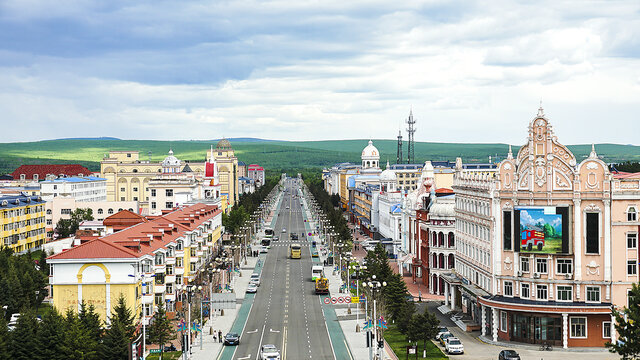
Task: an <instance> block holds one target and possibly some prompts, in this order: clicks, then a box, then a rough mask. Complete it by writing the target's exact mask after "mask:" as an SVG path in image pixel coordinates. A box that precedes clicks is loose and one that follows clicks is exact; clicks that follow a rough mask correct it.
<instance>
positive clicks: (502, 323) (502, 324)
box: [500, 311, 507, 332]
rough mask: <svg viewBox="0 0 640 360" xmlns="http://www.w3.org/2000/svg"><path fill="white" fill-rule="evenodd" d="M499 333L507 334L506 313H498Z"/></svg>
mask: <svg viewBox="0 0 640 360" xmlns="http://www.w3.org/2000/svg"><path fill="white" fill-rule="evenodd" d="M500 331H502V332H507V312H506V311H500Z"/></svg>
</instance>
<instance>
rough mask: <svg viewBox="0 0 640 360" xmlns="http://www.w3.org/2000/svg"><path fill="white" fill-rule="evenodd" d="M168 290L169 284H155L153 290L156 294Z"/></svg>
mask: <svg viewBox="0 0 640 360" xmlns="http://www.w3.org/2000/svg"><path fill="white" fill-rule="evenodd" d="M166 290H167V286H166V285H164V284H155V285H154V286H153V292H154V293H156V294H162V293H164V292H165V291H166Z"/></svg>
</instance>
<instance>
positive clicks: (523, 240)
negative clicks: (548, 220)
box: [520, 229, 544, 251]
mask: <svg viewBox="0 0 640 360" xmlns="http://www.w3.org/2000/svg"><path fill="white" fill-rule="evenodd" d="M534 246H535V247H536V248H538V251H541V250H542V248H543V247H544V232H543V231H542V230H536V229H533V230H522V232H521V233H520V247H521V248H522V249H526V250H527V251H531V250H532V249H533V247H534Z"/></svg>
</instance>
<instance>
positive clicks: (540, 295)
mask: <svg viewBox="0 0 640 360" xmlns="http://www.w3.org/2000/svg"><path fill="white" fill-rule="evenodd" d="M536 298H537V299H538V300H547V285H536Z"/></svg>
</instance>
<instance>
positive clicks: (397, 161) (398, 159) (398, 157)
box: [396, 130, 404, 164]
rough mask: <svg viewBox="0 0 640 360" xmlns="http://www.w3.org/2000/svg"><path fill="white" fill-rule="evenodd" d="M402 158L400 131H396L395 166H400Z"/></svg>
mask: <svg viewBox="0 0 640 360" xmlns="http://www.w3.org/2000/svg"><path fill="white" fill-rule="evenodd" d="M403 160H404V159H403V158H402V131H401V130H398V150H397V151H396V164H401V163H402V161H403Z"/></svg>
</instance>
